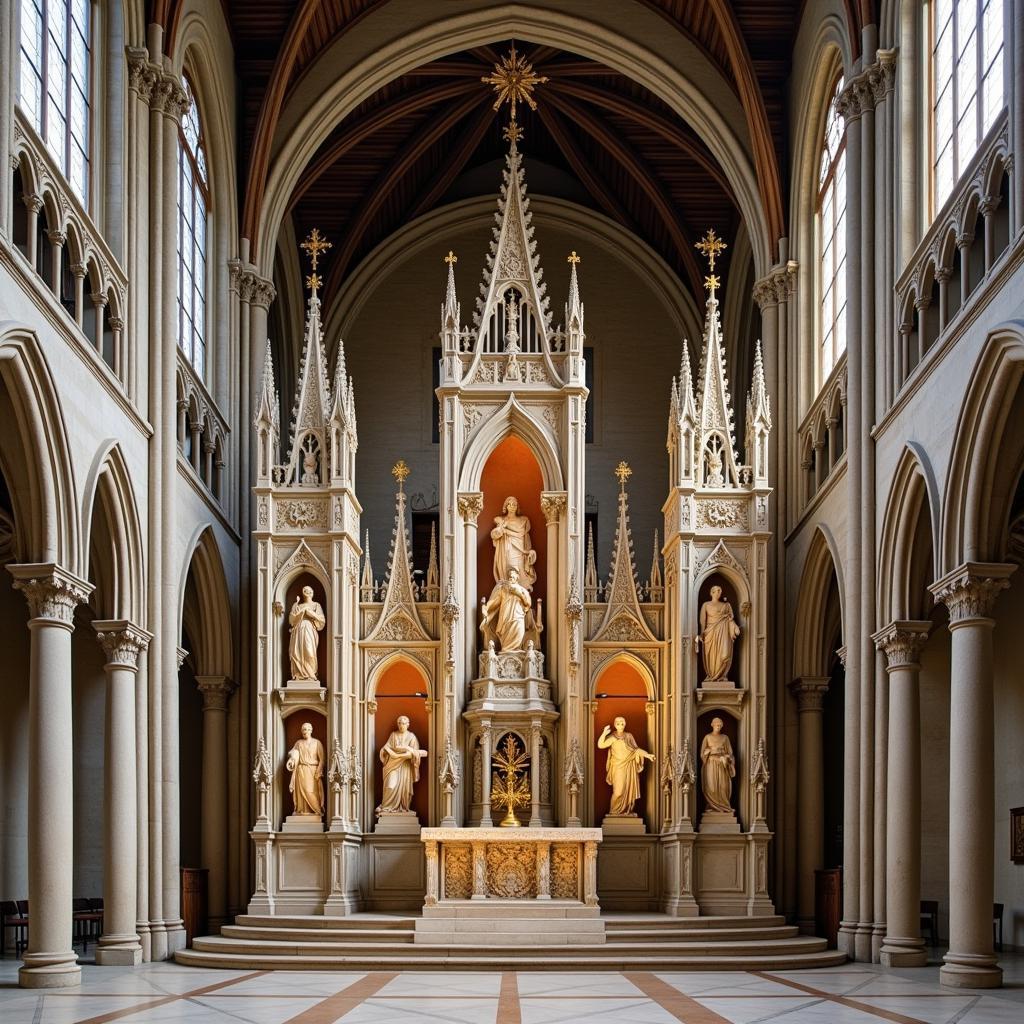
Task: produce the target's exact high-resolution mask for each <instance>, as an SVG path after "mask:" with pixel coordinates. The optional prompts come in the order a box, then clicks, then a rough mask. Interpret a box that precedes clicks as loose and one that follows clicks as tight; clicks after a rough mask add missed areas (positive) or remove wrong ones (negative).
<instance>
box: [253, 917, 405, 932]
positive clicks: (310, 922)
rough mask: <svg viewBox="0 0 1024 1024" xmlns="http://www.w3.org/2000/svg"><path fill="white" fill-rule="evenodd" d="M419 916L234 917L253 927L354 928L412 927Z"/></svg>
mask: <svg viewBox="0 0 1024 1024" xmlns="http://www.w3.org/2000/svg"><path fill="white" fill-rule="evenodd" d="M418 917H419V915H418V914H416V915H409V914H371V913H360V914H350V915H349V916H347V917H324V916H323V915H322V914H308V915H299V914H291V915H288V916H276V915H268V914H239V915H238V917H236V918H235V924H236V925H243V926H246V927H253V928H301V929H303V930H308V929H310V928H330V929H332V930H336V929H345V930H349V929H355V930H361V929H363V928H372V929H384V928H396V929H402V928H414V927H415V926H416V920H417V918H418Z"/></svg>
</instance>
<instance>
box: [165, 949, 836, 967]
mask: <svg viewBox="0 0 1024 1024" xmlns="http://www.w3.org/2000/svg"><path fill="white" fill-rule="evenodd" d="M601 950H602V952H604V951H605V950H608V947H601ZM611 951H612V952H613V953H615V954H618V955H609V956H600V957H597V956H594V955H593V953H592V951H591V950H589V949H580V948H578V947H577V948H574V949H573V950H572V954H573V955H572V956H564V957H561V956H560V957H553V956H551V955H550V950H549V949H545V950H544V953H543V955H538V954H536V953H533V952H532V951H531V952H529V953H527V952H526V951H524V950H523V949H521V948H517V949H516V950H515V953H514V956H510V955H509V954H508V953H507V952H505V951H502V950H497V949H488V950H487V951H486V953H484V952H478V953H476V954H468V955H467V954H452V955H450V956H423V955H420V954H419V947H417V952H416V953H415V954H412V953H411V951H410V950H409V948H408V947H406V946H403V947H402V948H401V952H398V953H395V954H388V955H381V954H379V953H378V952H377V951H376V950H374V951H373V953H372V955H369V956H367V955H366V954H352V955H341V956H339V955H330V956H309V955H289V954H285V955H281V954H269V953H266V952H259V953H251V952H237V951H230V950H229V949H225V948H220V949H211V950H199V949H184V950H179V951H178V952H177V953H175V954H174V958H175V960H176V962H177V963H180V964H187V965H189V966H191V967H213V968H227V969H237V970H250V971H251V970H267V971H274V970H277V971H302V970H307V971H332V970H333V971H337V970H355V971H381V970H394V971H436V970H438V969H439V968H443V969H451V970H461V971H506V970H509V969H512V970H517V971H552V970H554V971H565V970H567V969H571V970H574V971H616V970H617V971H666V970H675V971H711V970H714V971H784V970H800V969H805V968H814V967H837V966H839V965H840V964H843V963H845V962H846V956H845V954H843V953H839V952H837V951H836V950H832V949H829V950H821V951H817V952H792V951H788V950H780V951H777V952H776V951H774V950H773V949H772V947H762V949H761V952H760V953H756V954H750V955H742V954H740V955H737V954H735V953H718V952H716V953H714V954H713V955H711V956H707V955H694V954H692V953H673V952H669V953H666V952H665V951H660V952H659V953H658V954H656V955H644V956H635V955H628V954H627V955H623V951H622V947H620V946H614V947H611Z"/></svg>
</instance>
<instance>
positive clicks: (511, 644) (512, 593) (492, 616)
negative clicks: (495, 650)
mask: <svg viewBox="0 0 1024 1024" xmlns="http://www.w3.org/2000/svg"><path fill="white" fill-rule="evenodd" d="M480 628H481V629H482V630H483V634H484V643H486V644H488V645H490V644H492V643H493V642H494V641H495V640H497V642H498V644H499V645H500V647H501V649H502V650H503V651H521V650H523V648H524V647H525V646H526V643H525V641H526V638H527V635H528V634H529V636H530V639H532V640H533V641H534V643H535V644H536V638H535V637H536V626H535V624H534V621H533V611H532V604H531V600H530V592H529V591H528V590H527V589H526V588H525V587H524V586H522V585H521V584H520V582H519V570H518V569H516V568H515V567H514V566H513V568H511V569H510V570H509V576H508V579H507V580H505V581H503V582H501V583H499V584H497V586H495V588H494V590H492V591H491V596H490V597H489V598H488V599H487V601H486V602H485V603H484V606H483V621H482V623H481V627H480Z"/></svg>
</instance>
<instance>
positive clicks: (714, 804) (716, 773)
mask: <svg viewBox="0 0 1024 1024" xmlns="http://www.w3.org/2000/svg"><path fill="white" fill-rule="evenodd" d="M724 724H725V723H724V722H723V721H722V720H721V719H720V718H713V719H712V720H711V732H709V733H708V734H707V736H705V737H704V742H703V743H702V744H701V745H700V761H701V765H702V766H703V769H702V771H701V788H702V789H703V790H704V799H705V800H707V802H708V810H709V811H717V812H718V813H719V814H732V813H733V809H732V802H731V801H732V780H733V779H734V778H735V777H736V757H735V755H734V754H733V752H732V744H731V743H730V742H729V737H728V736H726V735H725V733H723V732H722V726H723V725H724Z"/></svg>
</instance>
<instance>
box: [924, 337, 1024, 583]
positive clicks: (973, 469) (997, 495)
mask: <svg viewBox="0 0 1024 1024" xmlns="http://www.w3.org/2000/svg"><path fill="white" fill-rule="evenodd" d="M1022 383H1024V321H1020V320H1015V321H1012V322H1010V323H1007V324H1005V325H1004V326H1003V327H1000V328H999V329H997V330H995V331H993V332H992V333H991V334H990V335H989V337H988V338H987V339H986V341H985V344H984V345H983V347H982V351H981V355H980V356H979V357H978V360H977V362H976V364H975V368H974V372H973V373H972V374H971V381H970V384H969V386H968V388H967V394H966V395H965V397H964V401H963V405H962V406H961V410H960V415H959V417H958V419H957V425H956V434H955V440H954V442H953V449H952V452H951V455H950V460H949V466H950V470H949V477H948V479H947V481H946V489H945V494H944V502H943V508H942V520H941V522H942V526H941V530H940V532H939V536H940V537H941V544H942V547H941V555H942V563H941V570H937V571H936V576H940V575H944V574H945V573H947V572H951V571H952V570H953V569H955V568H957V566H959V565H961V564H962V563H963V562H965V561H979V562H986V561H999V560H1000V558H1001V557H1002V554H1003V551H1002V540H1003V539H1004V538H1003V533H1004V531H1005V527H1006V520H1007V513H1008V510H1009V508H1010V501H1011V499H1012V497H1013V487H1014V486H1015V485H1016V478H1015V477H1014V474H1013V473H1012V472H1009V471H1008V467H1007V457H1008V453H1007V452H1006V450H1005V447H1004V444H1003V441H1004V438H1010V437H1012V436H1013V431H1014V429H1015V428H1016V430H1017V432H1018V433H1019V432H1020V429H1021V428H1020V424H1019V423H1015V422H1014V420H1013V418H1011V416H1010V413H1011V410H1012V408H1013V406H1014V403H1015V401H1016V400H1018V399H1019V392H1020V390H1021V386H1022ZM1014 440H1015V442H1016V445H1017V450H1018V452H1019V451H1020V450H1021V448H1022V447H1024V446H1022V441H1021V438H1019V437H1017V438H1014ZM1011 478H1012V479H1011Z"/></svg>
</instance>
